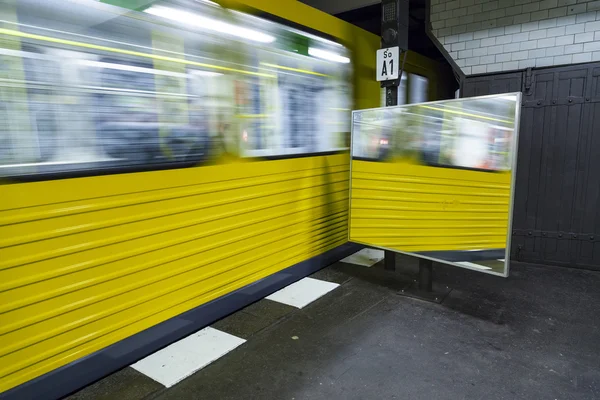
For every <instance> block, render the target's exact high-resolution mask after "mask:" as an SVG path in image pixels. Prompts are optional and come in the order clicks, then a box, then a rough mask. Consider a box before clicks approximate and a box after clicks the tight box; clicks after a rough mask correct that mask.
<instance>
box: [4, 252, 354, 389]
mask: <svg viewBox="0 0 600 400" xmlns="http://www.w3.org/2000/svg"><path fill="white" fill-rule="evenodd" d="M363 247H364V246H362V245H358V244H355V243H346V244H343V245H341V246H338V247H336V248H335V249H332V250H330V251H327V252H325V253H323V254H321V255H318V256H316V257H313V258H311V259H309V260H306V261H303V262H301V263H298V264H296V265H294V266H291V267H289V268H286V269H284V270H282V271H280V272H277V273H275V274H273V275H271V276H268V277H266V278H264V279H262V280H260V281H258V282H255V283H252V284H250V285H248V286H245V287H243V288H241V289H238V290H236V291H234V292H232V293H229V294H227V295H225V296H223V297H220V298H218V299H215V300H213V301H211V302H209V303H206V304H203V305H201V306H199V307H197V308H195V309H193V310H190V311H187V312H185V313H183V314H181V315H178V316H177V317H174V318H171V319H169V320H167V321H165V322H162V323H160V324H158V325H155V326H153V327H151V328H148V329H146V330H144V331H142V332H140V333H137V334H135V335H133V336H130V337H128V338H126V339H124V340H122V341H120V342H118V343H115V344H113V345H111V346H109V347H106V348H104V349H102V350H99V351H97V352H95V353H93V354H90V355H89V356H86V357H84V358H82V359H80V360H77V361H74V362H72V363H70V364H68V365H65V366H63V367H61V368H58V369H56V370H54V371H51V372H49V373H47V374H44V375H42V376H40V377H38V378H35V379H33V380H31V381H29V382H26V383H24V384H22V385H19V386H17V387H15V388H13V389H10V390H8V391H7V392H5V393H3V394H0V398H2V399H6V400H13V399H14V400H17V399H19V400H22V399H44V400H46V399H60V398H61V397H64V396H66V395H68V394H70V393H73V392H75V391H77V390H79V389H81V388H83V387H85V386H87V385H90V384H92V383H94V382H96V381H97V380H99V379H102V378H103V377H105V376H107V375H110V374H111V373H113V372H115V371H118V370H119V369H121V368H123V367H126V366H128V365H131V364H133V363H135V362H136V361H138V360H140V359H142V358H144V357H146V356H148V355H150V354H152V353H154V352H156V351H158V350H160V349H161V348H163V347H165V346H167V345H169V344H171V343H173V342H175V341H177V340H180V339H182V338H184V337H186V336H188V335H190V334H192V333H194V332H196V331H198V330H200V329H202V328H204V327H206V326H208V325H210V324H212V323H213V322H215V321H217V320H219V319H221V318H223V317H225V316H227V315H229V314H231V313H233V312H235V311H237V310H239V309H241V308H243V307H245V306H247V305H249V304H252V303H254V302H256V301H258V300H260V299H262V298H264V297H266V296H268V295H270V294H271V293H273V292H275V291H277V290H279V289H281V288H283V287H285V286H287V285H289V284H291V283H294V282H295V281H297V280H299V279H302V278H304V277H306V276H308V275H310V274H312V273H314V272H316V271H318V270H320V269H322V268H324V267H326V266H328V265H330V264H333V263H334V262H336V261H339V260H340V259H342V258H344V257H346V256H348V255H350V254H352V253H354V252H356V251H358V250H360V249H361V248H363Z"/></svg>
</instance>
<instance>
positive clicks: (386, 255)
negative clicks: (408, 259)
mask: <svg viewBox="0 0 600 400" xmlns="http://www.w3.org/2000/svg"><path fill="white" fill-rule="evenodd" d="M383 267H384V268H385V269H386V270H387V271H395V270H396V253H394V252H393V251H389V250H385V251H384V252H383Z"/></svg>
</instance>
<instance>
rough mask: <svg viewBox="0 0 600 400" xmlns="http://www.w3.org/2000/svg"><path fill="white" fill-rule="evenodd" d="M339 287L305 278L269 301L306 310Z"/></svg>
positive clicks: (269, 298) (276, 294)
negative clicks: (308, 306) (305, 308)
mask: <svg viewBox="0 0 600 400" xmlns="http://www.w3.org/2000/svg"><path fill="white" fill-rule="evenodd" d="M338 286H340V285H339V284H337V283H332V282H326V281H322V280H319V279H314V278H304V279H301V280H299V281H298V282H295V283H292V284H291V285H289V286H287V287H284V288H283V289H281V290H278V291H277V292H275V293H273V294H272V295H270V296H269V297H267V299H268V300H272V301H276V302H278V303H283V304H287V305H289V306H292V307H296V308H304V307H306V306H307V305H309V304H310V303H312V302H313V301H315V300H317V299H318V298H320V297H322V296H324V295H326V294H327V293H329V292H331V291H332V290H333V289H335V288H336V287H338Z"/></svg>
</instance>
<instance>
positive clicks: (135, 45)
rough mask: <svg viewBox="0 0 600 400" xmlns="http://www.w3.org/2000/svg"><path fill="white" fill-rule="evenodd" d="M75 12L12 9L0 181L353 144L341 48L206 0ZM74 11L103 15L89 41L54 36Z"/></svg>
mask: <svg viewBox="0 0 600 400" xmlns="http://www.w3.org/2000/svg"><path fill="white" fill-rule="evenodd" d="M70 3H71V2H60V1H48V2H44V3H43V4H42V5H41V6H36V4H39V2H36V1H26V0H23V1H19V2H17V3H16V5H17V7H16V10H14V11H13V14H15V13H16V14H17V15H18V16H19V23H18V24H16V23H14V24H11V23H9V22H4V23H3V34H4V38H3V41H4V46H3V49H2V51H1V52H0V57H2V63H1V64H0V65H2V66H4V67H3V68H2V70H0V74H1V75H0V76H1V77H2V88H3V91H5V92H6V93H7V94H8V93H11V94H12V95H8V96H3V98H2V101H0V113H2V116H3V117H4V118H2V120H3V126H2V132H3V135H2V142H1V144H0V148H1V149H2V150H0V151H1V153H0V171H1V172H0V174H1V175H4V176H14V175H20V174H34V173H35V174H44V173H47V172H53V173H60V172H73V171H75V170H97V169H103V170H106V169H110V168H116V167H128V166H144V167H145V168H148V167H150V166H158V165H161V164H164V163H179V162H189V163H192V164H197V163H202V162H207V161H211V160H214V159H217V158H218V157H220V156H221V155H222V154H224V153H231V154H233V155H236V156H241V157H256V156H281V155H289V154H298V153H319V152H329V151H339V150H343V149H345V148H347V138H346V137H345V136H346V135H347V133H348V132H349V117H348V115H349V111H350V106H351V95H352V94H351V90H350V87H351V82H350V78H351V77H350V73H351V69H350V59H349V57H348V55H349V52H348V50H347V49H346V48H344V47H343V46H341V45H339V44H337V43H335V42H333V41H329V40H325V39H322V38H319V37H316V36H313V35H311V34H308V33H303V32H301V31H298V30H294V29H290V28H285V27H283V26H281V25H278V24H275V23H271V22H268V21H264V20H258V19H257V18H255V17H251V16H249V15H245V14H242V13H234V12H230V11H226V10H224V9H222V8H220V7H218V6H216V5H211V4H208V5H205V4H204V3H200V4H198V3H196V2H192V3H186V6H187V7H182V5H181V4H178V3H173V2H170V3H164V2H161V3H160V4H153V5H150V6H149V7H147V8H146V9H145V10H144V13H143V14H142V13H135V15H136V16H135V18H134V17H133V15H132V13H131V12H129V11H128V10H123V11H121V13H120V15H117V16H114V15H111V14H109V11H107V10H106V9H105V7H98V6H97V5H96V6H95V5H90V4H85V2H83V3H82V2H73V4H70ZM164 4H167V5H164ZM178 6H179V7H178ZM78 7H79V8H82V7H85V8H87V7H96V8H97V9H96V11H95V13H94V15H93V16H90V17H89V20H88V21H85V23H86V24H87V25H89V26H90V27H89V28H88V32H86V34H84V35H83V34H81V33H78V34H74V33H67V32H66V31H63V30H60V29H61V28H62V26H61V25H62V24H63V21H64V19H65V18H67V16H72V17H73V19H76V18H77V16H76V14H75V13H76V12H77V8H78ZM8 13H9V11H8V10H5V14H8ZM2 19H3V20H4V21H8V20H10V15H4V16H3V18H2ZM38 21H44V24H43V25H40V24H39V22H38ZM176 25H179V27H177V28H176V27H175V26H176ZM78 28H81V27H78ZM181 28H186V29H188V30H182V29H181ZM241 39H244V40H241ZM296 43H303V44H306V45H307V46H306V47H305V49H304V52H305V53H306V54H302V53H301V52H300V51H298V49H296V48H295V47H298V46H297V44H296Z"/></svg>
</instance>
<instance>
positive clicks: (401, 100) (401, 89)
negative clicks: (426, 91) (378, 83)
mask: <svg viewBox="0 0 600 400" xmlns="http://www.w3.org/2000/svg"><path fill="white" fill-rule="evenodd" d="M407 80H408V78H407V74H406V73H403V74H402V79H400V85H399V86H398V105H399V106H401V105H403V104H406V91H407V89H408V86H407V84H406V81H407ZM385 98H386V96H385V88H382V89H381V106H382V107H385V104H386V103H385Z"/></svg>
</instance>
